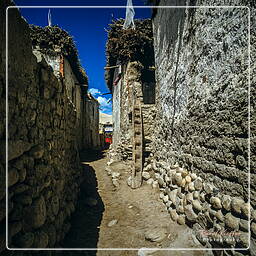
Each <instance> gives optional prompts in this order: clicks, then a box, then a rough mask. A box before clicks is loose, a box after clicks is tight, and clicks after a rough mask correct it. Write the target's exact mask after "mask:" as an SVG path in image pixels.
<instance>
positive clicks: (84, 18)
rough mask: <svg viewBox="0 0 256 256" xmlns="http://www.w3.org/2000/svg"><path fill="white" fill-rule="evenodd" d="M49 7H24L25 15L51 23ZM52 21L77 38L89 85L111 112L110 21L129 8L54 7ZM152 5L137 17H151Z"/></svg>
mask: <svg viewBox="0 0 256 256" xmlns="http://www.w3.org/2000/svg"><path fill="white" fill-rule="evenodd" d="M14 1H15V3H16V5H18V6H71V5H72V6H106V5H107V6H126V2H127V0H110V1H106V0H73V1H72V0H59V1H58V0H14ZM144 2H145V1H144V0H133V5H137V6H145V5H144ZM48 10H49V8H42V9H41V8H40V9H39V8H33V9H30V8H20V11H21V14H22V16H23V17H24V18H25V19H26V20H27V22H28V23H30V24H35V25H38V26H47V25H48V24H47V14H48ZM51 16H52V24H53V25H58V26H60V27H61V28H63V29H65V30H66V31H68V32H69V33H70V34H71V35H72V36H73V38H74V41H75V44H76V46H77V49H78V52H79V58H80V60H81V63H82V66H83V67H84V69H85V70H86V73H87V74H88V76H89V88H90V89H91V92H92V93H93V95H94V96H95V97H96V98H97V99H98V101H99V102H100V103H101V111H102V112H104V113H107V114H111V112H112V105H111V101H109V99H110V98H111V95H105V96H102V95H100V94H101V93H106V92H109V91H108V88H107V86H106V84H105V80H104V67H105V65H106V57H105V45H106V39H107V32H106V31H105V29H107V28H108V24H109V23H110V22H111V20H112V17H113V18H114V19H116V18H125V8H120V9H118V8H114V7H113V8H109V9H108V8H104V9H96V8H93V9H85V8H76V9H72V8H68V9H64V8H61V9H54V8H51ZM150 16H151V10H150V9H142V8H136V9H135V18H148V17H150Z"/></svg>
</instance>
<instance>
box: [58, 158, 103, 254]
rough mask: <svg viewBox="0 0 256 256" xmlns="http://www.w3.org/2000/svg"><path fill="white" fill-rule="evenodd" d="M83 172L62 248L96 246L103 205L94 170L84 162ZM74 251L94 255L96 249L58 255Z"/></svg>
mask: <svg viewBox="0 0 256 256" xmlns="http://www.w3.org/2000/svg"><path fill="white" fill-rule="evenodd" d="M82 160H84V159H82ZM84 161H85V160H84ZM84 173H85V179H84V182H83V183H82V184H81V192H80V196H79V199H78V203H77V208H76V211H75V212H74V214H73V215H72V217H71V228H70V231H69V233H68V234H67V235H66V237H65V239H64V241H63V242H62V244H61V247H62V248H97V244H98V239H99V231H100V230H99V228H98V227H99V226H100V224H101V220H102V215H103V212H104V210H105V207H104V203H103V201H102V199H101V197H100V195H99V193H98V182H97V178H96V175H95V170H94V169H93V168H92V167H90V166H89V165H87V164H84ZM74 253H75V254H76V255H77V253H78V255H80V254H81V255H90V256H94V255H95V256H96V251H87V252H85V251H83V252H82V251H80V252H78V251H75V252H74V251H70V252H62V253H60V255H72V254H74ZM56 255H58V254H56Z"/></svg>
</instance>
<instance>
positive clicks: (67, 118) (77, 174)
mask: <svg viewBox="0 0 256 256" xmlns="http://www.w3.org/2000/svg"><path fill="white" fill-rule="evenodd" d="M7 4H9V2H7V1H1V5H4V6H1V16H0V20H1V22H0V23H1V36H2V35H3V33H5V12H4V10H5V8H4V7H5V6H6V5H7ZM2 7H3V8H2ZM8 34H9V40H8V50H9V51H8V60H9V70H8V74H9V80H8V81H9V84H8V103H9V106H8V110H9V112H8V139H9V149H8V160H9V162H8V167H9V168H8V204H9V207H8V212H9V216H8V221H9V222H8V223H9V225H8V234H9V237H8V245H9V247H11V248H12V247H26V248H30V247H37V248H45V247H55V246H56V245H57V244H59V242H60V241H61V240H62V239H63V238H64V236H65V234H66V233H67V231H68V230H69V227H70V224H69V217H70V215H71V213H72V212H73V211H74V209H75V205H76V199H77V195H78V192H79V185H80V182H81V173H82V172H81V167H80V164H79V157H78V152H77V145H76V129H77V127H76V123H77V122H76V111H75V108H74V106H73V104H72V103H71V102H70V100H69V99H68V96H67V90H66V88H65V86H64V85H63V84H62V83H61V82H59V81H58V80H57V78H56V77H55V75H54V73H53V70H52V68H51V67H50V66H48V65H47V63H46V61H45V60H44V59H43V58H42V56H40V54H38V55H37V57H35V55H33V53H32V46H31V40H30V37H29V27H28V24H27V23H26V22H25V20H24V19H23V18H21V16H20V14H19V12H18V10H17V9H10V10H9V30H8ZM1 38H2V37H1ZM0 46H1V55H2V54H4V52H5V51H4V48H5V41H4V40H1V43H0ZM1 57H3V56H1ZM2 60H3V58H1V63H0V64H1V65H0V67H1V69H0V85H1V86H0V88H1V89H0V96H1V100H0V102H1V103H0V104H1V113H4V111H5V108H4V100H3V98H4V97H5V83H4V79H5V73H4V68H5V67H4V65H5V63H4V62H3V61H2ZM1 118H3V116H2V114H1ZM2 121H3V120H1V126H0V129H1V133H0V136H1V138H0V139H1V147H0V149H1V155H0V159H1V164H0V170H1V179H0V180H1V193H0V195H1V196H0V200H1V208H0V217H1V219H0V221H1V232H2V231H4V229H2V226H4V224H3V223H5V217H6V216H5V211H4V205H5V200H4V195H5V192H4V191H2V189H3V188H5V186H4V184H2V183H3V181H4V179H2V177H3V176H4V175H3V173H4V171H5V170H4V161H5V148H4V145H5V134H4V126H3V124H2ZM3 238H4V237H2V236H1V248H2V249H3V245H4V239H3Z"/></svg>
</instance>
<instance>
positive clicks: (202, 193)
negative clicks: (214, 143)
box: [143, 158, 256, 248]
mask: <svg viewBox="0 0 256 256" xmlns="http://www.w3.org/2000/svg"><path fill="white" fill-rule="evenodd" d="M149 161H150V163H149V164H147V165H146V167H145V168H144V172H143V177H144V179H145V180H147V183H148V184H151V185H152V187H155V186H156V185H155V184H158V186H159V189H160V198H161V199H162V200H163V203H164V204H165V205H166V209H167V210H168V212H169V213H170V216H171V218H172V220H173V221H176V222H177V223H179V224H188V225H189V226H191V227H192V226H193V227H194V228H195V229H196V230H197V231H198V232H197V237H198V239H199V240H200V242H202V243H203V244H206V243H210V244H211V246H213V247H216V246H221V247H239V248H246V247H248V243H249V240H248V237H249V236H248V234H249V233H248V232H249V231H250V229H251V234H252V236H253V237H255V236H256V229H255V227H256V211H255V210H253V209H252V208H251V206H250V204H249V203H248V202H245V201H244V199H242V198H238V197H231V196H230V195H225V194H222V193H220V191H219V190H218V189H217V188H216V187H215V186H214V185H213V184H211V183H207V182H204V181H203V180H202V178H201V177H199V176H198V175H197V174H195V173H191V172H189V171H188V170H186V169H185V168H181V167H179V166H178V165H174V166H167V165H166V164H164V163H161V162H158V163H156V161H154V159H153V158H151V160H150V159H149ZM250 210H251V223H250V222H249V211H250ZM206 230H207V232H204V231H206ZM216 232H217V233H216Z"/></svg>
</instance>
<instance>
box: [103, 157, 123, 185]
mask: <svg viewBox="0 0 256 256" xmlns="http://www.w3.org/2000/svg"><path fill="white" fill-rule="evenodd" d="M114 162H115V161H114V160H113V159H110V160H109V161H108V162H107V167H106V169H105V171H106V172H107V174H108V176H110V177H111V180H112V183H113V186H114V187H115V188H117V187H119V182H118V180H119V179H120V176H121V174H120V173H119V172H115V171H113V170H112V168H111V165H112V164H113V163H114Z"/></svg>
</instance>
